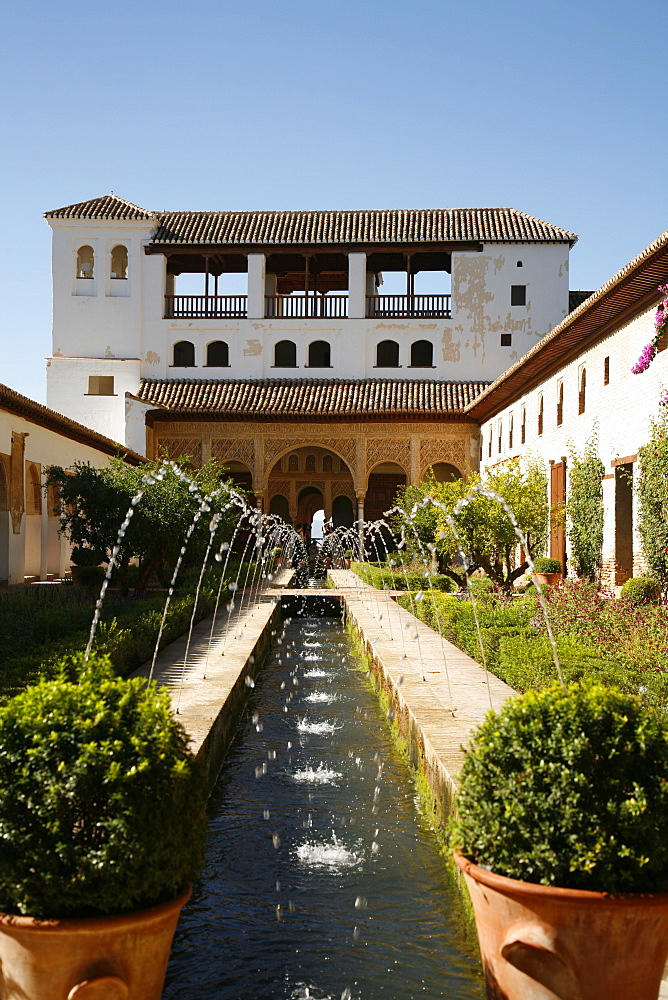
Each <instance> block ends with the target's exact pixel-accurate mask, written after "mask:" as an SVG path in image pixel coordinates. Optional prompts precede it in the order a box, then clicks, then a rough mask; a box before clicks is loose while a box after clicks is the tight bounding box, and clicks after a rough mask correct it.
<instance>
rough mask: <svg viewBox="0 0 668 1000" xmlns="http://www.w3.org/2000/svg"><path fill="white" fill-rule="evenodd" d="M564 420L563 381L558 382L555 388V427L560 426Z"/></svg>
mask: <svg viewBox="0 0 668 1000" xmlns="http://www.w3.org/2000/svg"><path fill="white" fill-rule="evenodd" d="M563 422H564V383H563V382H560V383H559V388H558V389H557V427H561V425H562V424H563Z"/></svg>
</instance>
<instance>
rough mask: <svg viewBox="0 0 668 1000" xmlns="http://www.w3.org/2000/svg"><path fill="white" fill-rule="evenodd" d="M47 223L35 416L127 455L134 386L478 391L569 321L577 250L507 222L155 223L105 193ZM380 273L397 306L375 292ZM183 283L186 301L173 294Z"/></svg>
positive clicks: (532, 222)
mask: <svg viewBox="0 0 668 1000" xmlns="http://www.w3.org/2000/svg"><path fill="white" fill-rule="evenodd" d="M45 217H46V220H47V222H48V224H49V225H50V226H51V228H52V230H53V356H52V357H51V358H50V359H49V362H48V377H47V402H48V405H49V406H50V407H52V408H53V409H55V410H57V411H59V412H61V413H64V414H66V415H68V416H70V417H72V418H73V419H75V420H78V421H81V422H83V423H85V424H87V425H88V426H90V427H93V428H95V429H96V430H98V431H99V432H101V433H103V434H106V435H109V436H110V437H113V438H115V439H116V440H118V441H122V442H124V443H127V444H128V445H131V446H132V447H134V448H136V449H138V450H139V451H144V450H145V448H146V443H145V439H144V430H143V413H144V411H143V410H142V409H141V407H140V406H138V404H137V402H136V401H133V400H132V399H128V409H129V411H133V412H131V419H129V420H128V421H127V427H126V394H128V393H129V394H131V396H136V395H137V393H138V390H139V388H140V385H141V384H142V380H147V379H148V380H175V379H177V380H178V379H195V380H201V379H208V380H226V381H227V380H232V381H236V380H241V381H244V380H267V379H269V380H275V379H279V380H280V379H288V378H293V379H294V378H299V379H325V380H331V379H343V380H347V381H350V380H368V379H372V380H376V381H377V380H385V379H391V380H402V381H403V380H409V381H410V380H415V379H419V380H424V379H427V380H438V381H447V382H475V383H481V382H486V381H490V380H492V379H494V378H496V377H497V376H498V375H499V374H500V373H501V372H503V371H504V370H505V369H506V368H508V367H509V366H510V365H512V364H513V363H514V362H515V361H516V360H517V359H518V358H520V357H521V356H522V355H523V354H525V353H526V352H527V351H528V350H530V349H531V348H532V347H534V346H535V344H536V343H537V341H538V340H539V339H540V338H541V337H542V336H543V335H544V334H545V333H547V332H548V331H549V330H551V329H552V328H553V327H555V326H556V325H557V324H558V323H559V322H561V320H563V318H564V317H565V316H566V314H567V312H568V309H569V288H568V253H569V250H570V248H571V246H572V245H573V243H574V242H575V240H576V237H575V236H574V235H573V234H572V233H570V232H566V231H565V230H563V229H559V228H557V227H556V226H553V225H550V224H548V223H545V222H542V221H541V220H539V219H536V218H533V217H532V216H529V215H526V214H524V213H522V212H519V211H516V210H514V209H503V208H492V209H438V210H411V211H372V210H369V211H317V212H193V211H183V212H163V213H156V212H151V211H147V210H145V209H143V208H139V207H138V206H136V205H133V204H131V203H130V202H127V201H124V200H123V199H121V198H119V197H117V196H115V195H107V196H104V197H100V198H94V199H92V200H90V201H84V202H80V203H78V204H75V205H69V206H67V207H65V208H60V209H56V210H54V211H51V212H47V213H46V216H45ZM394 272H400V273H401V274H402V279H401V280H402V283H403V284H402V290H403V291H404V293H403V294H384V293H383V285H384V278H385V279H387V276H388V275H389V274H391V273H394ZM193 274H198V275H199V276H200V289H199V291H200V294H179V286H180V281H181V280H182V276H183V275H190V276H192V275H193ZM240 276H243V277H242V279H241V280H242V281H243V282H244V287H245V291H244V294H236V293H235V294H227V293H225V291H224V288H225V283H226V281H228V280H229V279H230V278H234V279H235V280H236V282H237V288H238V282H239V277H240ZM426 278H429V279H430V285H429V287H430V289H431V290H430V292H429V293H427V294H421V293H420V282H424V281H425V279H426ZM191 281H192V279H191ZM434 289H435V290H434Z"/></svg>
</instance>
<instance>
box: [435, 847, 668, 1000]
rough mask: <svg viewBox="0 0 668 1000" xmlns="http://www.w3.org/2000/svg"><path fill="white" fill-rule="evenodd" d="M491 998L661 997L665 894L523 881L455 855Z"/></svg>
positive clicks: (667, 936) (667, 920)
mask: <svg viewBox="0 0 668 1000" xmlns="http://www.w3.org/2000/svg"><path fill="white" fill-rule="evenodd" d="M455 861H456V862H457V864H458V865H459V867H460V868H461V870H462V871H463V873H464V877H465V879H466V884H467V887H468V890H469V893H470V895H471V901H472V903H473V910H474V912H475V919H476V926H477V929H478V939H479V941H480V951H481V953H482V961H483V968H484V972H485V980H486V983H487V996H488V998H489V1000H656V998H657V997H658V995H659V988H660V985H661V976H662V973H663V970H664V967H665V965H666V957H668V893H661V894H657V895H637V896H634V895H627V896H612V895H608V893H605V892H586V891H584V890H579V889H560V888H556V887H553V886H546V885H537V884H535V883H532V882H519V881H517V880H515V879H512V878H505V877H504V876H503V875H495V874H494V873H493V872H489V871H486V870H485V869H484V868H479V867H478V866H477V865H474V864H473V863H472V862H471V861H469V860H468V859H467V858H465V857H464V856H463V855H462V854H461V853H460V852H458V851H457V852H455Z"/></svg>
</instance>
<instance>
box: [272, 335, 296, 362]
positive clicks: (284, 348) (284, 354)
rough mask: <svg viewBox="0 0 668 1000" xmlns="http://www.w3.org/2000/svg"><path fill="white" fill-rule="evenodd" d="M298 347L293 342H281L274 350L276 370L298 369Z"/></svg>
mask: <svg viewBox="0 0 668 1000" xmlns="http://www.w3.org/2000/svg"><path fill="white" fill-rule="evenodd" d="M296 367H297V345H296V344H294V343H293V342H292V341H291V340H279V342H278V343H277V344H276V347H275V348H274V368H296Z"/></svg>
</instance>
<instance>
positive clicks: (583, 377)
mask: <svg viewBox="0 0 668 1000" xmlns="http://www.w3.org/2000/svg"><path fill="white" fill-rule="evenodd" d="M586 393H587V369H586V368H583V369H582V372H581V373H580V391H579V392H578V413H584V411H585V402H586Z"/></svg>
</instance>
